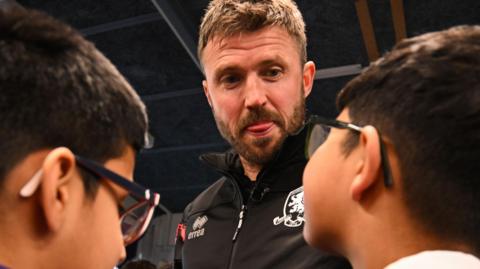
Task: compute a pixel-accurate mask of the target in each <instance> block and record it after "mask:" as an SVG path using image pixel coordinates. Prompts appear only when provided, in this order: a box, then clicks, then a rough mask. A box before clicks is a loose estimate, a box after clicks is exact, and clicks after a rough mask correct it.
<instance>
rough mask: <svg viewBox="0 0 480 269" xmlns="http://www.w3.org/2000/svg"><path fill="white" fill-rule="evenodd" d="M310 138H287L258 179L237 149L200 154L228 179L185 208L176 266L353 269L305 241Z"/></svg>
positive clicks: (189, 268) (303, 134)
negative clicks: (246, 168) (248, 170)
mask: <svg viewBox="0 0 480 269" xmlns="http://www.w3.org/2000/svg"><path fill="white" fill-rule="evenodd" d="M305 138H306V131H302V132H301V133H300V134H299V135H296V136H291V137H288V138H287V139H286V141H285V143H284V144H283V147H282V149H281V151H280V152H279V154H277V156H276V158H275V159H274V160H273V161H272V162H270V164H269V165H266V166H265V167H264V169H262V171H260V173H259V175H258V177H257V180H256V182H251V181H250V180H249V179H248V178H247V177H246V176H245V175H244V173H243V168H242V166H241V164H240V160H239V156H238V154H236V153H235V152H234V151H232V150H230V151H227V152H226V153H223V154H207V155H203V156H202V157H201V159H202V160H203V161H205V162H206V163H207V164H209V165H211V166H213V167H214V168H215V169H216V170H217V171H218V172H220V173H221V174H222V175H223V177H222V178H220V179H219V180H218V181H217V182H215V183H214V184H213V185H212V186H210V187H209V188H208V189H206V190H205V191H204V192H203V193H201V194H200V195H199V196H198V197H197V198H196V199H195V200H194V201H193V202H192V203H190V204H189V205H188V206H187V208H186V209H185V211H184V215H183V219H182V222H181V223H180V225H179V229H178V230H177V244H176V249H175V268H176V269H180V268H183V269H227V268H228V269H260V268H261V269H296V268H298V269H310V268H320V269H337V268H338V269H340V268H341V269H346V268H351V267H350V265H349V264H348V262H347V261H346V260H345V259H341V258H338V257H334V256H331V255H328V254H325V253H322V252H319V251H317V250H315V249H313V248H311V247H309V246H308V245H306V242H305V241H304V239H303V236H302V227H303V187H302V174H303V169H304V167H305V164H306V159H305V156H304V145H305ZM242 215H243V216H242ZM182 263H183V267H182Z"/></svg>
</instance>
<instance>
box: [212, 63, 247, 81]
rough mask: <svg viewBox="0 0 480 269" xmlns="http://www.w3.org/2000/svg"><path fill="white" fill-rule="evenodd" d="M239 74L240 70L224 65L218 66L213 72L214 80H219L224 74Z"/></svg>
mask: <svg viewBox="0 0 480 269" xmlns="http://www.w3.org/2000/svg"><path fill="white" fill-rule="evenodd" d="M237 72H240V68H239V67H237V66H234V65H224V66H220V67H218V68H217V69H216V70H215V73H214V75H213V77H214V79H215V80H218V79H220V77H221V76H222V75H223V74H225V73H237Z"/></svg>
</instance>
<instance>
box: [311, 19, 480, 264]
mask: <svg viewBox="0 0 480 269" xmlns="http://www.w3.org/2000/svg"><path fill="white" fill-rule="evenodd" d="M337 103H338V107H339V109H340V111H341V113H340V115H339V116H338V117H337V119H336V120H331V119H324V118H321V117H312V119H311V122H312V125H311V128H310V135H309V136H308V139H307V147H306V149H305V152H306V154H307V156H308V157H309V158H310V161H309V163H308V164H307V166H306V168H305V171H304V176H303V182H304V190H305V193H304V203H305V218H306V222H305V223H306V224H305V228H304V236H305V239H306V240H307V241H308V243H309V244H311V245H313V246H315V247H318V248H321V249H324V250H329V251H332V252H335V253H338V254H340V255H343V256H345V257H347V258H348V259H349V260H350V262H351V263H352V265H353V267H354V268H368V269H380V268H387V269H404V268H405V269H407V268H408V269H415V268H436V269H454V268H455V269H457V268H462V269H470V268H472V269H473V268H476V269H478V268H480V259H479V258H478V257H479V255H480V240H479V239H480V229H479V227H480V203H479V201H480V200H479V197H480V170H479V169H478V160H479V156H480V26H459V27H454V28H451V29H448V30H445V31H441V32H435V33H429V34H424V35H421V36H418V37H414V38H410V39H406V40H404V41H402V42H400V43H399V44H398V45H396V46H395V47H394V49H393V50H392V51H391V52H389V53H387V54H386V55H385V56H384V57H383V58H382V59H380V60H378V61H377V62H375V63H372V65H371V66H370V67H368V68H367V69H366V70H365V71H364V72H363V73H362V74H360V75H359V76H358V77H356V78H355V79H353V80H352V81H351V82H350V83H348V84H347V85H346V87H345V88H344V89H343V90H342V91H341V92H340V94H339V96H338V98H337ZM324 216H328V218H325V217H324Z"/></svg>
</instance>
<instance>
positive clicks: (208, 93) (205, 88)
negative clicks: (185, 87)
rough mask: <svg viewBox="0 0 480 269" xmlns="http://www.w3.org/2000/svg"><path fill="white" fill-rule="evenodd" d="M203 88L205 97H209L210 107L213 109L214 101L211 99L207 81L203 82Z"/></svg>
mask: <svg viewBox="0 0 480 269" xmlns="http://www.w3.org/2000/svg"><path fill="white" fill-rule="evenodd" d="M202 86H203V92H204V93H205V96H206V97H207V101H208V104H209V105H210V107H211V108H213V106H212V99H211V97H210V92H209V91H208V82H207V80H203V81H202Z"/></svg>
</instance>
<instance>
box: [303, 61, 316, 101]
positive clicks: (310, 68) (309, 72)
mask: <svg viewBox="0 0 480 269" xmlns="http://www.w3.org/2000/svg"><path fill="white" fill-rule="evenodd" d="M314 80H315V63H314V62H312V61H308V62H306V63H305V65H304V66H303V89H304V95H305V96H304V97H307V96H308V95H310V92H311V91H312V88H313V81H314Z"/></svg>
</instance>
